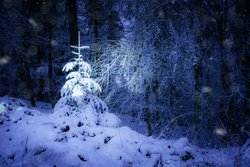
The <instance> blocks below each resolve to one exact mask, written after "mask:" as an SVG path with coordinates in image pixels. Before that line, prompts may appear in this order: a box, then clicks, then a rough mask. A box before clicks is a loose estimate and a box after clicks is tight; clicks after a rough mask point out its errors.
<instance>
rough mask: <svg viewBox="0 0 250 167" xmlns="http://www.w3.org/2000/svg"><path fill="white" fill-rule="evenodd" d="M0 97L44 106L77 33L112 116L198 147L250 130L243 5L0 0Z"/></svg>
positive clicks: (237, 138)
mask: <svg viewBox="0 0 250 167" xmlns="http://www.w3.org/2000/svg"><path fill="white" fill-rule="evenodd" d="M0 4H1V5H0V52H1V55H0V73H1V75H0V95H1V96H5V95H8V96H11V97H18V98H24V99H29V100H30V101H31V104H32V105H33V106H36V102H37V101H44V102H49V103H51V104H52V105H55V103H56V102H57V101H58V99H59V98H60V89H61V87H62V85H63V84H64V82H65V76H66V73H64V72H63V71H62V70H61V69H62V67H63V66H64V65H65V63H66V62H68V61H70V60H72V59H73V55H72V54H71V48H70V46H71V45H77V42H78V41H77V39H78V31H79V32H80V34H81V39H82V40H81V44H83V45H89V46H90V49H89V50H83V51H82V54H83V55H84V60H85V61H87V62H89V63H90V64H91V65H92V66H93V67H94V69H93V73H92V76H93V78H96V81H98V82H99V83H100V85H101V87H102V90H103V91H102V93H100V94H99V97H100V98H102V99H103V100H104V101H105V102H106V103H107V105H108V107H109V109H110V111H111V112H113V113H116V114H120V115H129V116H131V117H133V121H135V122H139V121H144V122H145V126H146V128H147V135H149V136H151V135H153V136H156V137H159V138H166V139H170V138H178V137H181V136H187V137H188V138H189V139H190V140H191V141H192V142H193V143H194V144H197V145H199V146H202V147H218V146H228V145H230V146H234V145H242V144H244V143H245V142H246V139H247V138H248V137H249V136H248V135H249V134H250V133H249V131H250V49H249V48H250V47H249V45H250V20H249V18H250V11H249V6H250V1H248V0H210V1H205V0H119V1H117V0H108V1H107V0H1V1H0Z"/></svg>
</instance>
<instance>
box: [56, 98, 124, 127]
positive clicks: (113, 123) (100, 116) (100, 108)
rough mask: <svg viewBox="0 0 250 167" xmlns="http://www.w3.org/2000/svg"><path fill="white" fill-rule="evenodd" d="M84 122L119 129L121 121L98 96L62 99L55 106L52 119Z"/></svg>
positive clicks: (89, 124)
mask: <svg viewBox="0 0 250 167" xmlns="http://www.w3.org/2000/svg"><path fill="white" fill-rule="evenodd" d="M64 117H68V120H71V121H74V122H82V123H83V124H85V125H88V126H93V127H95V126H105V127H118V126H119V124H120V122H121V121H120V119H119V118H118V117H117V116H116V115H114V114H112V113H109V112H108V107H107V105H106V103H105V102H104V101H102V100H101V99H99V98H98V97H97V96H93V95H87V96H77V97H62V98H61V99H60V100H59V101H58V102H57V104H56V105H55V109H54V113H53V114H52V115H51V118H54V119H57V118H58V119H60V118H63V119H64Z"/></svg>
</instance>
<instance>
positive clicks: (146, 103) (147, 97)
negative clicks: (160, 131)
mask: <svg viewBox="0 0 250 167" xmlns="http://www.w3.org/2000/svg"><path fill="white" fill-rule="evenodd" d="M144 86H145V115H144V120H145V121H146V123H147V126H148V136H151V135H152V128H151V116H150V111H149V95H150V87H149V85H148V84H147V81H146V80H144Z"/></svg>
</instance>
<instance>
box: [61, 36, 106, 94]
mask: <svg viewBox="0 0 250 167" xmlns="http://www.w3.org/2000/svg"><path fill="white" fill-rule="evenodd" d="M71 48H73V49H77V52H75V51H72V53H73V54H75V55H77V56H78V57H77V58H74V61H72V62H68V63H67V64H66V65H65V66H64V67H63V69H62V70H63V71H65V72H70V73H69V74H68V75H67V77H66V79H67V81H66V82H65V84H64V86H63V87H62V89H61V96H62V97H76V96H85V95H87V94H96V93H98V92H101V87H100V85H99V84H98V83H97V82H96V81H95V80H93V79H92V78H90V77H91V72H92V69H91V66H90V64H88V63H87V62H85V61H84V60H83V55H81V50H82V49H89V46H81V41H80V32H78V46H71Z"/></svg>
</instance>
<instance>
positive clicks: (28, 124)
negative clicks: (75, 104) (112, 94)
mask: <svg viewBox="0 0 250 167" xmlns="http://www.w3.org/2000/svg"><path fill="white" fill-rule="evenodd" d="M52 111H53V110H52V109H51V106H50V105H48V104H46V103H38V105H37V108H32V107H30V105H29V104H28V103H27V102H25V101H22V100H20V99H16V98H10V97H7V96H5V97H2V98H0V138H1V142H0V166H1V167H5V166H6V167H7V166H43V167H47V166H48V167H51V166H57V167H69V166H75V167H78V166H87V167H106V166H107V167H116V166H117V167H118V166H124V167H126V166H136V167H140V166H141V167H154V166H155V167H157V166H166V167H182V166H190V167H191V166H197V167H198V166H199V167H201V166H211V167H212V166H224V167H233V166H243V167H244V166H248V165H249V163H250V148H249V147H248V146H249V145H246V146H243V147H230V148H223V149H202V148H199V147H196V146H194V145H192V144H190V142H189V141H188V139H187V138H180V139H178V140H165V139H161V140H159V139H155V138H153V137H146V136H145V135H142V134H140V133H138V132H136V131H134V130H132V129H130V128H129V127H126V126H123V127H105V126H100V125H96V126H94V125H91V126H90V125H87V124H84V123H82V122H81V121H80V119H79V118H78V117H77V115H69V116H67V117H58V116H56V115H54V114H53V113H52ZM120 119H121V120H123V118H120ZM126 119H128V118H126ZM123 125H124V124H123Z"/></svg>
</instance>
